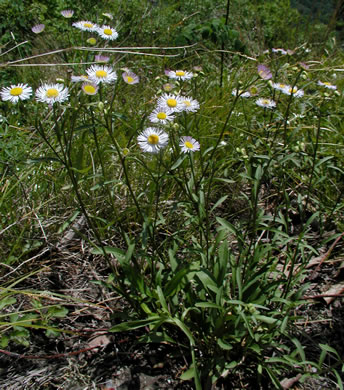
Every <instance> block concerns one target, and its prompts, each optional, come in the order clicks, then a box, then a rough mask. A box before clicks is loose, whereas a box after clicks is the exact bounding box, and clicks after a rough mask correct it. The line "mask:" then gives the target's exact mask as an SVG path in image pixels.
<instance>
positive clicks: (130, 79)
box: [127, 76, 134, 84]
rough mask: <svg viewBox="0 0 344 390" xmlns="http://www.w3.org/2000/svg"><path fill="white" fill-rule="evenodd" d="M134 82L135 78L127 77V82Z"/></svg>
mask: <svg viewBox="0 0 344 390" xmlns="http://www.w3.org/2000/svg"><path fill="white" fill-rule="evenodd" d="M133 81H134V77H131V76H127V82H128V83H129V84H131V83H132V82H133Z"/></svg>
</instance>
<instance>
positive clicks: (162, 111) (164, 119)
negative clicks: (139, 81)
mask: <svg viewBox="0 0 344 390" xmlns="http://www.w3.org/2000/svg"><path fill="white" fill-rule="evenodd" d="M148 118H149V120H150V121H151V122H153V123H160V124H162V125H166V124H167V123H168V122H171V121H173V119H174V115H173V111H172V110H169V109H166V108H164V107H157V108H156V109H155V110H154V111H153V112H152V113H151V114H150V115H149V117H148Z"/></svg>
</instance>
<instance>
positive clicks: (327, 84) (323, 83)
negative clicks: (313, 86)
mask: <svg viewBox="0 0 344 390" xmlns="http://www.w3.org/2000/svg"><path fill="white" fill-rule="evenodd" d="M318 85H321V86H322V87H325V88H327V89H333V90H335V89H337V87H336V86H335V85H333V84H331V83H329V82H328V81H324V82H323V81H320V80H319V81H318Z"/></svg>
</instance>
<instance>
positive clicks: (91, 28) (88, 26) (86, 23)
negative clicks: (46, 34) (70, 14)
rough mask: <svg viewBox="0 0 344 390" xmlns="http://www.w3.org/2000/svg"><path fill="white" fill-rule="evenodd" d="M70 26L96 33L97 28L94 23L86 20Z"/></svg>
mask: <svg viewBox="0 0 344 390" xmlns="http://www.w3.org/2000/svg"><path fill="white" fill-rule="evenodd" d="M72 26H73V27H76V28H78V29H79V30H82V31H96V30H97V28H98V26H97V25H96V24H95V23H92V22H89V21H88V20H82V21H80V22H75V23H73V24H72Z"/></svg>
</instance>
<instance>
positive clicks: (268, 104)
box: [256, 98, 276, 108]
mask: <svg viewBox="0 0 344 390" xmlns="http://www.w3.org/2000/svg"><path fill="white" fill-rule="evenodd" d="M256 104H257V105H258V106H260V107H263V108H274V107H276V103H275V102H274V101H273V100H271V99H265V98H259V99H257V100H256Z"/></svg>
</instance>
